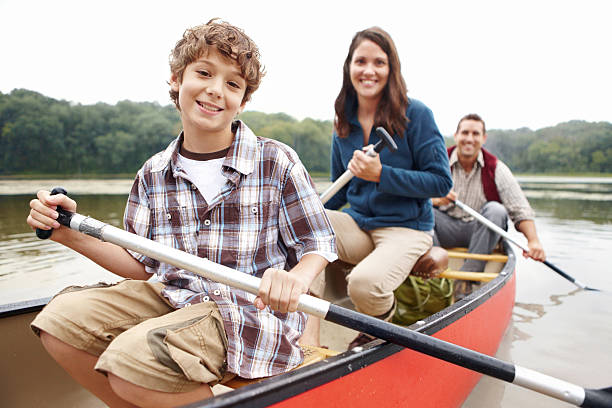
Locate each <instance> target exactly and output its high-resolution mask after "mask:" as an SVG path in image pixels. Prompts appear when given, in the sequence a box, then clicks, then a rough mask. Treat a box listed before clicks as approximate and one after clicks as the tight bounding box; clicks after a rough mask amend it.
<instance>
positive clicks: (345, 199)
mask: <svg viewBox="0 0 612 408" xmlns="http://www.w3.org/2000/svg"><path fill="white" fill-rule="evenodd" d="M406 117H408V119H409V122H408V127H407V128H406V131H405V132H404V135H402V136H401V137H399V136H398V135H392V136H393V140H394V141H395V143H397V147H398V150H397V152H395V153H391V152H390V151H389V150H388V149H387V148H385V149H384V150H383V151H382V152H381V153H380V160H381V163H382V172H381V174H380V182H379V183H374V182H371V181H366V180H363V179H360V178H357V177H353V178H352V179H351V181H350V182H349V183H348V184H347V185H346V186H344V188H342V189H341V190H340V191H338V193H337V194H336V195H334V197H332V198H331V199H330V200H329V201H328V202H327V203H326V204H325V207H326V208H329V209H332V210H337V209H339V208H340V207H342V206H343V205H345V204H346V203H348V204H350V207H348V208H345V209H344V211H346V212H347V213H348V214H350V215H351V217H353V219H354V220H355V222H357V225H359V227H360V228H361V229H364V230H372V229H375V228H380V227H407V228H412V229H416V230H420V231H431V230H432V229H433V227H434V217H433V210H432V205H431V200H430V197H442V196H445V195H446V194H448V192H449V191H450V189H451V187H452V185H453V181H452V178H451V174H450V166H449V164H448V155H447V153H446V148H445V146H444V139H443V138H442V135H441V134H440V131H439V130H438V126H437V125H436V122H435V121H434V118H433V113H432V112H431V110H430V109H429V108H428V107H427V106H425V105H424V104H423V103H422V102H419V101H417V100H415V99H411V100H410V104H409V105H408V108H407V109H406ZM349 122H350V124H351V132H350V134H349V136H348V137H346V138H339V137H338V135H337V134H336V133H334V135H333V141H332V150H331V179H332V181H334V180H336V179H337V178H338V177H340V176H341V175H342V173H344V172H345V171H346V169H347V166H348V162H349V161H350V160H351V158H352V157H353V151H355V150H357V149H359V150H360V149H361V148H362V147H363V146H362V143H363V130H362V128H361V125H360V124H359V121H358V120H357V106H356V104H353V106H352V108H351V109H349ZM387 130H389V129H387ZM378 140H379V137H378V135H377V134H376V131H375V129H374V128H373V129H372V132H371V133H370V138H369V144H375V143H376V142H378Z"/></svg>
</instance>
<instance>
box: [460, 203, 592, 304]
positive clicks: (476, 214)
mask: <svg viewBox="0 0 612 408" xmlns="http://www.w3.org/2000/svg"><path fill="white" fill-rule="evenodd" d="M454 203H455V205H456V206H457V207H459V208H461V209H462V210H463V211H465V212H466V213H468V214H470V215H471V216H472V217H474V218H476V220H478V221H479V222H481V223H482V224H484V225H485V226H486V227H488V228H489V229H491V230H492V231H494V232H496V233H498V234H499V235H501V236H502V237H504V238H506V239H507V240H508V241H510V242H512V243H513V244H514V245H516V246H517V247H519V248H520V249H522V250H523V251H524V252H529V249H528V248H526V247H525V246H524V245H521V244H520V243H519V242H517V241H516V240H515V239H513V238H512V237H511V236H510V234H508V232H506V231H504V230H503V229H501V228H500V227H498V226H497V225H495V224H494V223H492V222H491V221H489V220H488V219H486V218H485V217H484V216H483V215H481V214H480V213H479V212H478V211H476V210H474V209H473V208H471V207H470V206H468V205H466V204H464V203H462V202H461V201H459V200H455V201H454ZM541 262H542V263H543V264H544V265H546V266H548V267H549V268H550V269H552V270H553V271H555V272H557V273H558V274H559V275H561V276H563V277H564V278H565V279H567V280H568V281H570V282H572V283H573V284H574V285H576V286H578V287H579V288H580V289H584V290H594V291H598V292H599V291H600V289H595V288H590V287H588V286H586V285H585V284H583V283H581V282H579V281H577V280H576V279H575V278H573V277H572V276H570V275H568V274H567V273H565V272H563V271H562V270H561V269H559V268H557V267H556V266H555V265H553V264H551V263H550V262H548V261H541Z"/></svg>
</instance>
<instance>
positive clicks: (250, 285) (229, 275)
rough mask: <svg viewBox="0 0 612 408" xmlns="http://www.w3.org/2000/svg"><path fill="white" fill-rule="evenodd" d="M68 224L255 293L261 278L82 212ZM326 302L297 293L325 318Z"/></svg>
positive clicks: (306, 307) (303, 306)
mask: <svg viewBox="0 0 612 408" xmlns="http://www.w3.org/2000/svg"><path fill="white" fill-rule="evenodd" d="M70 228H71V229H73V230H76V231H79V232H82V233H84V234H87V235H90V236H92V237H94V238H97V239H99V240H102V241H107V242H111V243H113V244H116V245H119V246H120V247H123V248H126V249H131V250H132V251H134V252H138V253H139V254H143V255H146V256H149V257H151V258H153V259H156V260H158V261H161V262H165V263H167V264H170V265H174V266H176V267H178V268H182V269H185V270H186V271H190V272H193V273H195V274H197V275H200V276H202V277H205V278H208V279H210V280H212V281H215V282H220V283H223V284H226V285H229V286H232V287H234V288H238V289H242V290H244V291H246V292H249V293H251V294H253V295H257V292H258V290H259V285H260V283H261V279H260V278H258V277H256V276H252V275H248V274H246V273H243V272H239V271H237V270H235V269H232V268H229V267H227V266H223V265H220V264H218V263H215V262H212V261H209V260H208V259H206V258H199V257H197V256H195V255H192V254H189V253H186V252H183V251H180V250H178V249H175V248H172V247H169V246H167V245H164V244H160V243H159V242H155V241H152V240H150V239H147V238H144V237H141V236H139V235H136V234H132V233H130V232H127V231H124V230H122V229H119V228H116V227H113V226H112V225H109V224H106V223H104V222H102V221H98V220H96V219H94V218H90V217H85V216H83V215H81V214H73V215H72V218H71V220H70ZM329 304H330V303H329V302H328V301H326V300H322V299H318V298H315V297H313V296H309V295H306V294H303V295H301V296H300V301H299V304H298V310H300V311H302V312H305V313H308V314H310V315H314V316H318V317H320V318H323V319H324V318H325V316H326V315H327V312H328V310H329Z"/></svg>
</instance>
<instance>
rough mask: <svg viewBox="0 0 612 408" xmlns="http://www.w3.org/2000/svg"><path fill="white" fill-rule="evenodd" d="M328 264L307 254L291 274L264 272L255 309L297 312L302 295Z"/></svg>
mask: <svg viewBox="0 0 612 408" xmlns="http://www.w3.org/2000/svg"><path fill="white" fill-rule="evenodd" d="M327 264H328V261H327V259H325V258H324V257H322V256H321V255H317V254H306V255H304V256H303V257H302V259H300V262H298V264H297V265H295V267H293V268H292V269H291V270H290V271H289V272H287V271H285V270H282V269H274V268H270V269H268V270H266V272H264V275H263V277H262V279H261V284H260V285H259V293H258V296H257V298H256V299H255V302H254V303H255V307H257V308H258V309H260V310H262V309H264V308H265V307H266V305H268V306H270V307H271V308H272V309H273V310H277V311H279V312H282V313H287V312H295V311H296V310H297V306H298V303H299V299H300V295H302V294H304V293H306V292H308V288H309V287H310V284H311V283H312V281H313V280H314V278H315V277H316V276H317V275H318V274H319V273H321V271H323V269H324V268H325V266H326V265H327Z"/></svg>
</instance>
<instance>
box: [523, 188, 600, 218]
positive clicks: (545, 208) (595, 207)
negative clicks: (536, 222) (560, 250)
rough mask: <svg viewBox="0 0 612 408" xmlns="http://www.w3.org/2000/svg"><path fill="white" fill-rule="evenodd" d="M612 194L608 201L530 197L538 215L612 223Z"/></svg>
mask: <svg viewBox="0 0 612 408" xmlns="http://www.w3.org/2000/svg"><path fill="white" fill-rule="evenodd" d="M611 201H612V195H611V196H610V198H609V199H608V200H606V201H603V200H602V201H595V200H584V199H583V200H577V199H562V200H561V199H551V198H535V197H529V202H530V203H531V205H532V206H533V207H534V208H535V209H536V211H537V213H538V215H544V214H545V215H548V216H551V217H554V218H556V219H559V220H585V221H591V222H593V223H595V224H610V223H612V208H611V207H612V206H610V202H611Z"/></svg>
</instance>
